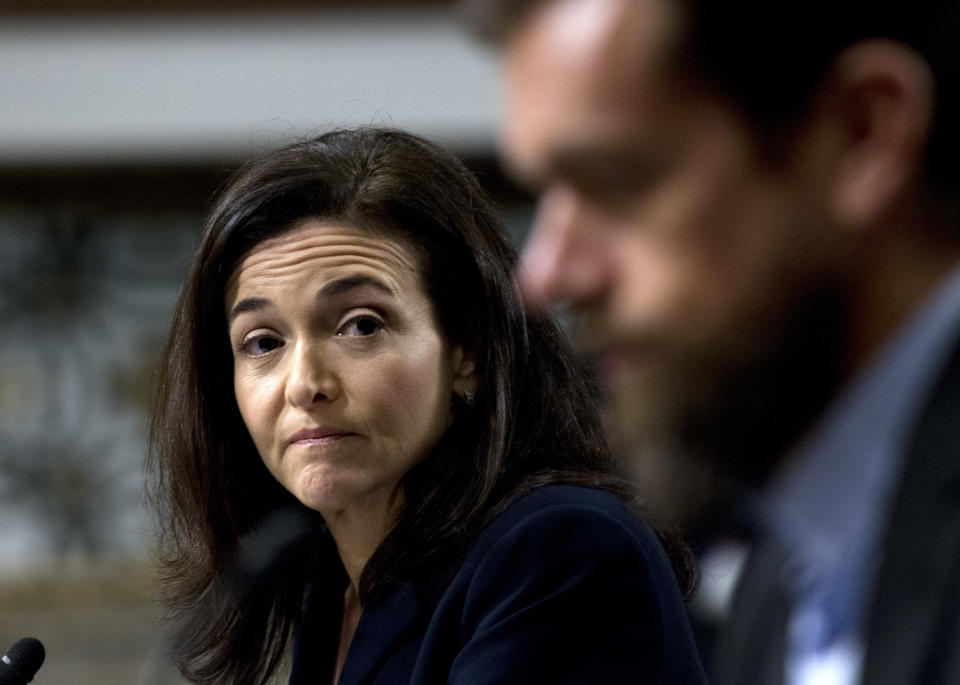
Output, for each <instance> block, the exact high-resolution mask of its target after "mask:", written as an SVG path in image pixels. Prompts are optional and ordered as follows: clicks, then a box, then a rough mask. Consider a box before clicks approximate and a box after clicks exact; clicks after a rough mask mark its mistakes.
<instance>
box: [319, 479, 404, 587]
mask: <svg viewBox="0 0 960 685" xmlns="http://www.w3.org/2000/svg"><path fill="white" fill-rule="evenodd" d="M402 508H403V494H402V493H399V492H398V493H395V494H394V495H392V496H391V497H389V498H388V499H386V500H384V501H382V502H379V503H377V504H375V505H369V506H363V507H355V508H351V509H344V510H342V511H338V512H335V513H332V514H324V516H323V518H324V521H325V522H326V524H327V528H328V530H329V531H330V534H331V535H332V536H333V539H334V542H336V544H337V553H338V554H339V555H340V561H341V562H342V563H343V568H344V570H346V572H347V576H348V577H349V578H350V585H351V586H352V587H353V591H354V592H355V593H356V594H357V596H358V597H359V587H360V576H361V575H362V574H363V569H364V568H365V567H366V565H367V562H368V561H370V557H372V556H373V553H374V552H376V551H377V547H379V546H380V543H381V542H383V540H384V538H385V537H387V534H388V533H389V532H390V531H391V530H392V529H393V526H394V524H395V523H396V521H397V514H398V513H399V512H400V510H401V509H402Z"/></svg>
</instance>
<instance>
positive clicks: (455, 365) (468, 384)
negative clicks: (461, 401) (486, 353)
mask: <svg viewBox="0 0 960 685" xmlns="http://www.w3.org/2000/svg"><path fill="white" fill-rule="evenodd" d="M450 368H451V370H452V371H453V392H454V393H455V394H457V395H459V396H460V397H472V396H474V395H476V393H477V386H478V385H479V380H478V378H477V365H476V363H475V362H474V355H473V353H472V352H470V351H468V350H465V349H464V347H463V345H456V346H454V348H453V355H452V358H451V367H450Z"/></svg>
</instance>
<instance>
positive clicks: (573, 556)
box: [290, 485, 706, 685]
mask: <svg viewBox="0 0 960 685" xmlns="http://www.w3.org/2000/svg"><path fill="white" fill-rule="evenodd" d="M341 601H342V599H341ZM306 607H307V614H306V616H307V619H306V620H305V621H304V624H303V626H302V629H301V630H300V631H299V634H298V635H297V638H296V641H295V646H294V660H293V670H292V675H291V679H290V683H291V684H292V685H306V684H307V683H309V684H310V685H316V684H318V683H319V684H322V685H327V683H329V682H330V679H331V678H332V670H331V667H332V660H331V657H332V652H333V647H335V645H331V644H330V642H334V643H335V638H333V639H332V638H331V634H332V635H335V633H331V632H330V631H329V630H327V631H319V630H315V629H313V628H311V627H310V626H311V625H312V624H313V622H312V621H311V620H310V619H311V614H312V613H313V612H315V611H317V610H321V609H323V607H317V606H311V603H310V601H309V600H308V602H307V605H306ZM331 608H332V607H329V606H328V607H326V610H327V613H329V611H330V609H331ZM334 620H335V621H336V625H337V626H338V627H339V616H338V615H337V614H335V615H334ZM323 623H324V624H325V625H327V626H328V627H329V626H330V622H329V619H326V620H324V621H323ZM321 636H323V637H322V639H321ZM321 641H322V642H324V643H326V644H319V642H321ZM705 682H706V680H705V678H704V675H703V670H702V668H701V665H700V661H699V658H698V656H697V652H696V648H695V647H694V642H693V638H692V636H691V632H690V627H689V625H688V623H687V617H686V612H685V608H684V605H683V602H682V600H681V597H680V593H679V590H678V588H677V584H676V581H675V579H674V576H673V572H672V570H671V567H670V563H669V561H668V560H667V558H666V555H665V554H664V552H663V549H662V547H661V545H660V543H659V541H658V540H657V538H656V536H655V535H654V534H653V532H652V531H651V530H650V529H649V527H648V526H647V525H646V524H645V523H644V522H643V521H641V520H640V519H639V518H638V517H637V516H636V515H635V514H634V513H633V512H631V511H630V510H629V508H628V507H627V506H625V505H624V504H623V503H622V502H621V501H620V500H619V499H617V498H616V497H615V496H614V495H612V494H610V493H607V492H603V491H600V490H592V489H588V488H581V487H573V486H555V485H554V486H546V487H542V488H539V489H537V490H535V491H533V492H532V493H530V494H528V495H526V496H524V497H523V498H522V499H520V500H519V501H517V502H516V503H515V504H513V505H512V506H511V507H510V508H508V509H507V510H506V511H505V512H504V513H503V514H502V515H501V516H499V517H498V518H497V519H496V520H494V522H493V523H492V524H491V525H490V526H489V527H488V528H487V529H486V530H485V531H484V532H483V534H482V535H481V536H480V538H479V539H478V541H477V543H476V545H475V546H474V548H473V549H472V551H471V552H470V553H469V555H468V556H467V558H466V560H465V561H464V563H463V564H462V565H461V566H460V568H459V569H458V570H456V571H455V572H454V573H453V574H452V575H451V576H450V577H449V580H444V581H443V582H440V583H432V584H430V583H423V584H418V583H408V584H406V585H403V586H401V587H400V588H399V589H398V590H396V591H395V592H393V593H392V594H391V595H389V596H388V597H386V598H385V599H384V600H383V601H381V602H379V603H377V604H376V605H373V606H366V607H365V608H364V611H363V615H362V617H361V619H360V623H359V625H358V627H357V631H356V634H355V635H354V638H353V642H352V643H351V645H350V651H349V654H348V655H347V660H346V663H345V664H344V667H343V671H342V673H341V675H340V680H339V685H361V684H363V685H374V684H375V685H405V684H406V683H412V684H415V685H428V684H434V683H455V684H457V685H487V684H490V685H492V684H493V683H497V684H501V685H502V684H506V683H517V684H519V685H537V684H539V683H543V684H544V685H546V684H547V683H549V684H550V685H558V684H563V683H568V684H574V683H576V684H590V685H606V684H613V683H663V684H671V685H686V684H688V683H697V684H700V683H705Z"/></svg>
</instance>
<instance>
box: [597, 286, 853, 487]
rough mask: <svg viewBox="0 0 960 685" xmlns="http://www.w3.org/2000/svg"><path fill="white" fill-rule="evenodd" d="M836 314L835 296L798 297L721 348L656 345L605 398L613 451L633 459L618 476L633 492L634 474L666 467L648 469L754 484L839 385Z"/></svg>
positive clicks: (840, 329) (839, 316)
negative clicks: (693, 468)
mask: <svg viewBox="0 0 960 685" xmlns="http://www.w3.org/2000/svg"><path fill="white" fill-rule="evenodd" d="M843 314H844V307H843V305H842V298H840V297H838V296H837V295H836V293H831V292H830V291H829V290H827V289H826V288H824V289H822V290H820V291H818V292H808V293H803V294H802V295H796V296H795V297H793V298H792V300H791V301H790V302H789V303H783V304H782V305H778V306H777V307H776V309H775V310H774V311H770V312H766V313H765V314H764V316H763V317H757V316H756V313H755V314H754V318H753V320H756V321H759V322H762V323H760V324H757V325H753V326H752V327H749V326H741V327H736V326H732V327H731V328H732V329H733V331H734V332H733V334H732V335H729V336H728V337H727V338H726V339H725V340H718V339H714V340H712V341H709V342H710V343H711V344H710V345H709V346H707V345H705V344H704V345H701V346H700V347H695V346H692V345H690V346H687V347H684V346H683V345H682V344H676V345H673V346H668V345H663V346H661V347H660V353H661V354H660V355H659V356H658V357H657V358H656V359H654V360H652V362H651V363H650V364H648V365H645V366H644V365H638V366H637V367H635V368H628V369H626V370H625V371H624V373H622V374H621V375H620V376H619V377H618V378H615V379H613V380H614V382H613V384H612V385H613V387H612V388H611V394H612V400H613V409H614V415H613V434H614V437H615V442H617V443H619V444H621V445H622V446H623V450H622V452H624V453H625V454H627V457H628V458H630V455H633V457H634V458H637V457H638V456H639V458H640V462H639V463H633V464H628V470H630V471H632V472H633V474H634V475H635V477H637V478H638V480H639V481H640V482H641V484H642V483H643V482H644V480H646V478H645V477H644V473H642V472H643V471H648V475H651V476H652V477H653V480H656V481H664V480H666V481H671V480H675V477H669V471H670V469H671V468H672V466H671V464H670V463H656V460H658V459H659V460H662V461H665V462H670V461H671V460H674V459H678V460H681V461H684V460H691V459H692V460H693V463H694V464H696V463H698V462H699V465H700V467H701V468H702V473H701V474H698V475H700V476H703V477H704V478H707V479H709V480H711V481H718V482H720V481H722V482H724V483H725V485H724V487H725V488H726V487H727V485H726V484H727V483H728V482H736V483H739V484H743V485H751V486H752V485H758V484H760V483H762V482H763V481H764V480H765V479H766V478H767V477H768V476H769V475H770V474H771V473H772V471H773V470H775V468H776V466H777V465H778V464H779V463H780V462H781V461H782V459H783V457H784V455H785V454H786V453H787V452H788V450H789V447H790V446H791V445H792V444H793V443H795V442H796V441H797V440H798V439H799V438H800V437H801V435H802V434H803V432H804V431H805V430H807V429H808V428H809V426H810V425H811V424H812V423H813V422H814V420H815V419H816V418H817V416H818V415H819V414H820V413H821V412H822V411H823V409H824V407H825V405H826V404H827V402H828V401H829V400H830V398H831V397H832V396H833V395H834V394H835V392H836V391H837V389H838V387H839V385H840V383H841V381H842V379H843V373H844V359H843V350H844V345H843V340H844V337H845V331H844V326H843V322H844V316H843ZM677 468H681V467H679V466H678V467H677ZM684 468H687V469H688V470H689V467H684ZM688 473H689V472H688ZM656 474H659V475H656ZM675 475H676V474H674V476H675ZM690 486H691V487H692V488H694V489H698V488H699V489H704V487H706V486H705V485H704V484H702V483H701V484H695V483H690ZM707 489H709V488H707ZM681 496H682V495H681Z"/></svg>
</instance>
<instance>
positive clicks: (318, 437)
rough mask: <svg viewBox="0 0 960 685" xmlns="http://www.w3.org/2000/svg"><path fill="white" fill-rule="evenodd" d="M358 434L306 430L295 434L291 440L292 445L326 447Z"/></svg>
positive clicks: (339, 431)
mask: <svg viewBox="0 0 960 685" xmlns="http://www.w3.org/2000/svg"><path fill="white" fill-rule="evenodd" d="M352 435H356V433H351V432H350V431H347V430H343V429H340V428H305V429H303V430H299V431H297V432H296V433H294V434H293V435H292V436H291V438H290V444H291V445H325V444H328V443H331V442H334V441H336V440H339V439H341V438H347V437H350V436H352Z"/></svg>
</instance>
